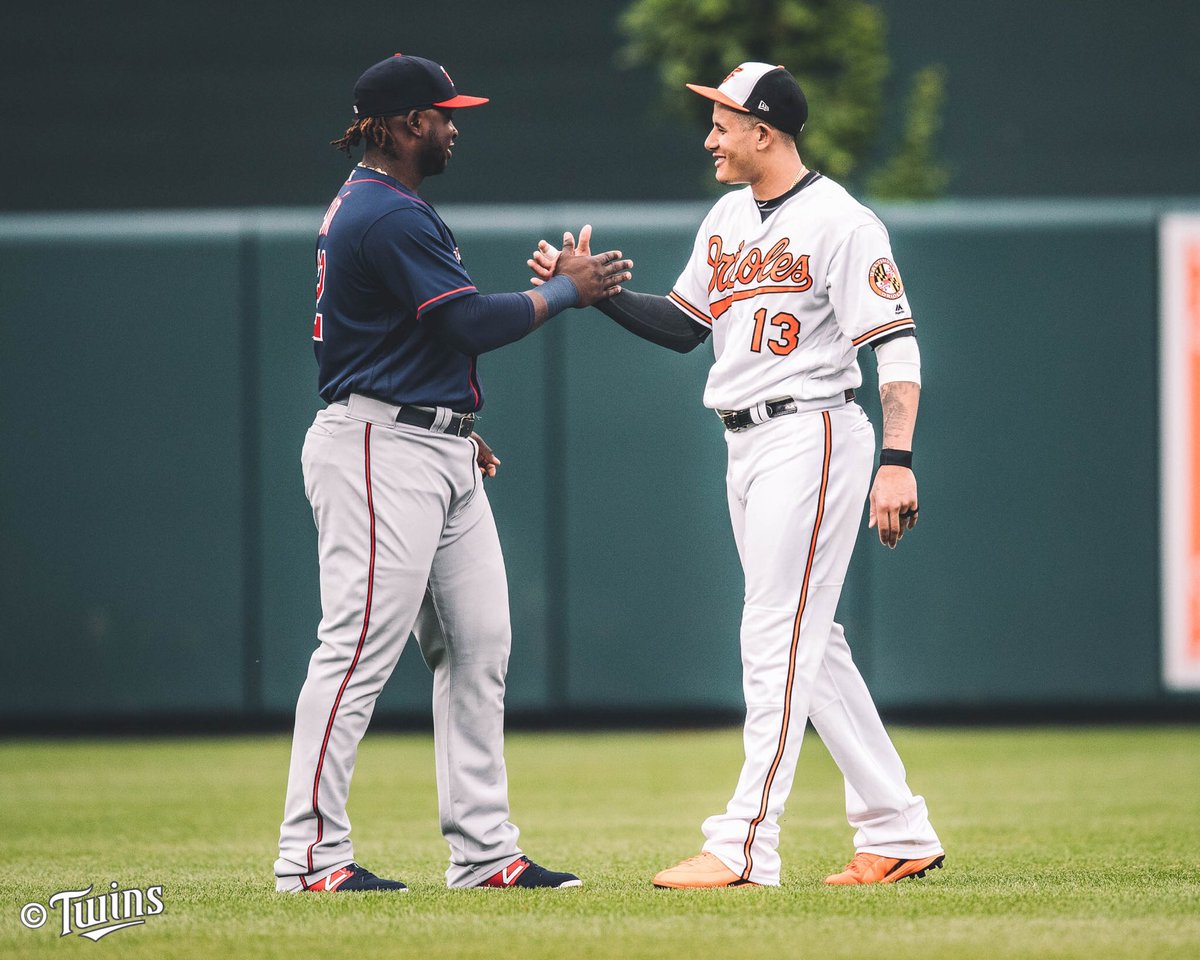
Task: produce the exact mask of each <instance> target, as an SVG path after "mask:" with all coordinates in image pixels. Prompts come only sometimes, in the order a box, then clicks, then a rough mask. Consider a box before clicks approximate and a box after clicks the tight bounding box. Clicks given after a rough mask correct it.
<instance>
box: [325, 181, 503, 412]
mask: <svg viewBox="0 0 1200 960" xmlns="http://www.w3.org/2000/svg"><path fill="white" fill-rule="evenodd" d="M477 292H478V291H477V290H476V289H475V284H473V283H472V282H471V278H470V276H469V275H468V274H467V271H466V270H465V269H464V268H463V265H462V260H461V257H460V256H459V253H458V247H457V245H456V244H455V242H454V235H453V234H452V233H451V232H450V229H449V228H448V227H447V226H446V225H445V224H444V223H443V222H442V219H441V218H440V217H439V216H438V215H437V212H436V211H435V210H434V209H433V207H431V206H430V205H429V204H428V203H426V202H425V201H424V200H422V199H421V198H420V197H418V196H417V195H416V194H415V193H413V191H411V190H410V189H408V187H406V186H404V184H402V183H400V182H399V181H397V180H393V179H392V178H391V177H389V176H386V175H385V174H381V173H378V172H376V171H374V170H367V169H364V168H362V167H356V168H355V169H354V172H353V173H351V174H350V179H348V180H347V181H346V183H345V184H344V185H343V187H342V189H341V190H340V191H338V195H337V197H336V198H334V201H333V203H331V204H330V205H329V209H328V211H327V212H326V213H325V219H324V221H323V222H322V224H321V232H320V234H319V235H318V237H317V315H316V322H315V324H314V326H313V340H314V341H315V343H314V349H315V351H316V355H317V365H318V367H319V372H318V383H319V391H320V394H321V397H322V398H323V399H324V400H325V401H326V402H327V403H332V402H333V401H335V400H344V399H346V397H348V396H349V395H350V394H351V393H364V394H367V395H368V396H372V397H375V398H377V399H379V400H384V401H386V402H388V403H395V404H417V405H421V406H439V407H450V408H452V409H454V410H457V411H459V412H469V411H473V410H478V409H479V408H480V407H481V406H482V405H483V392H482V390H481V389H480V386H479V379H478V376H477V374H476V370H475V357H472V356H468V355H466V354H463V353H459V352H458V351H457V350H455V349H454V348H453V347H450V346H448V345H447V344H446V343H444V342H443V341H441V340H439V339H438V338H437V337H436V336H435V334H434V332H433V331H432V330H431V329H429V327H428V326H427V325H426V324H423V323H422V322H421V317H422V316H423V315H424V314H425V313H426V312H428V311H430V310H432V309H434V308H435V307H437V306H440V305H441V304H444V303H448V302H450V301H451V300H454V299H456V298H458V297H465V296H470V295H472V294H475V293H477Z"/></svg>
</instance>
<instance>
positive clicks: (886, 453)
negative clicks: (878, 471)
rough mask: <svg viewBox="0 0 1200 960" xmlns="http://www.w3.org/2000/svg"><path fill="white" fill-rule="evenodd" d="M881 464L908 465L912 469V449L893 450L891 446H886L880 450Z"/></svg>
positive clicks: (885, 465) (884, 465) (889, 465)
mask: <svg viewBox="0 0 1200 960" xmlns="http://www.w3.org/2000/svg"><path fill="white" fill-rule="evenodd" d="M879 465H880V466H881V467H908V469H909V470H911V469H912V451H911V450H893V449H892V448H891V447H884V448H883V449H882V450H880V451H879Z"/></svg>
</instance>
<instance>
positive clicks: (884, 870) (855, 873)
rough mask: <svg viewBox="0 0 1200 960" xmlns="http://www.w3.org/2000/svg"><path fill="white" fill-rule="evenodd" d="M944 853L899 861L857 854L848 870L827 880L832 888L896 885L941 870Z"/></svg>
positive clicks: (876, 855)
mask: <svg viewBox="0 0 1200 960" xmlns="http://www.w3.org/2000/svg"><path fill="white" fill-rule="evenodd" d="M945 859H946V855H945V854H944V853H939V854H935V855H934V856H932V857H922V858H920V859H918V860H897V859H896V858H895V857H881V856H879V855H878V854H875V853H856V854H855V855H854V859H853V860H851V861H850V862H849V863H848V864H846V869H845V870H843V871H842V872H841V873H835V874H833V875H831V876H828V877H826V878H825V882H826V883H827V884H829V885H830V886H833V887H837V886H850V885H852V884H858V883H895V882H896V881H897V880H903V879H904V878H905V877H923V876H925V874H926V873H927V872H929V871H930V870H940V869H941V868H942V863H943V862H944V861H945Z"/></svg>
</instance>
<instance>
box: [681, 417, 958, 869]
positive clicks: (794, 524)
mask: <svg viewBox="0 0 1200 960" xmlns="http://www.w3.org/2000/svg"><path fill="white" fill-rule="evenodd" d="M726 440H727V444H728V451H729V467H728V473H727V476H726V486H727V491H728V497H729V513H730V517H731V519H732V522H733V534H734V539H735V540H736V542H737V548H738V554H739V556H740V557H741V561H742V567H743V569H744V571H745V576H746V595H745V608H744V611H743V615H742V627H741V650H742V672H743V676H742V684H743V692H744V694H745V699H746V723H745V728H744V731H743V739H744V745H745V752H746V757H745V762H744V765H743V767H742V772H741V776H740V778H739V779H738V784H737V789H736V790H735V792H734V794H733V797H732V799H731V800H730V801H729V805H728V807H727V808H726V811H725V813H723V814H719V815H717V816H713V817H709V818H708V819H707V820H705V821H704V824H703V827H702V829H703V831H704V836H705V838H706V841H705V844H704V850H706V851H707V852H709V853H712V854H714V855H715V856H716V857H718V858H719V859H720V860H721V861H723V862H724V863H725V864H726V866H728V867H729V868H730V869H731V870H733V871H734V872H735V873H738V874H739V875H741V877H742V878H743V879H746V880H751V881H753V882H755V883H760V884H765V885H776V884H778V883H779V876H780V859H779V853H778V847H779V818H780V816H781V815H782V813H783V809H784V803H785V801H786V800H787V797H788V793H789V792H790V791H791V787H792V779H793V776H794V774H795V770H796V761H797V759H798V758H799V755H800V742H801V739H802V737H803V734H804V727H805V723H806V721H808V720H810V719H811V720H812V723H813V726H814V727H815V728H816V730H817V732H818V734H820V737H821V739H822V741H824V743H825V746H826V747H827V748H828V749H829V752H830V754H831V755H832V756H833V759H834V760H835V761H836V762H837V765H838V767H839V768H840V769H841V772H842V774H843V775H844V777H845V780H846V816H847V819H848V820H849V821H850V825H851V826H852V827H854V829H855V831H856V833H855V838H854V844H855V847H856V848H857V849H858V851H860V852H867V853H877V854H882V855H885V856H889V857H901V858H914V857H926V856H933V855H934V854H936V853H938V852H940V851H941V849H942V847H941V843H940V842H939V840H938V838H937V834H935V833H934V831H933V828H932V827H931V826H930V824H929V817H928V814H927V811H926V808H925V801H924V799H923V798H921V797H919V796H914V795H913V794H912V792H911V791H910V790H909V788H908V785H907V783H906V782H905V772H904V765H903V764H902V763H901V761H900V757H899V755H898V754H897V753H896V750H895V747H893V745H892V742H891V740H890V739H889V738H888V735H887V733H886V731H885V730H884V728H883V723H882V722H881V720H880V719H879V714H878V712H877V710H876V709H875V704H874V702H873V701H872V700H871V695H870V694H869V693H868V692H867V687H866V684H865V683H864V682H863V679H862V676H861V675H860V674H859V672H858V668H857V667H856V666H855V664H854V661H853V659H852V658H851V655H850V648H849V646H848V645H847V644H846V637H845V634H844V633H843V631H842V628H841V626H840V625H838V624H837V623H835V622H834V620H833V617H834V612H835V610H836V609H837V603H838V597H839V596H840V594H841V591H842V584H843V582H844V580H845V577H846V569H847V567H848V566H849V563H850V555H851V553H852V552H853V549H854V541H855V538H856V537H857V533H858V526H859V523H860V522H862V507H863V501H864V499H865V497H866V494H867V490H868V486H869V484H870V479H871V472H872V466H873V462H874V457H875V432H874V429H873V427H872V426H871V422H870V420H868V419H867V416H866V414H864V413H863V411H862V409H861V408H860V407H859V406H858V405H857V404H854V403H847V404H839V405H837V406H835V407H833V408H831V409H828V410H823V411H814V412H802V413H796V414H791V415H786V416H782V417H777V418H775V419H773V420H769V421H767V422H766V423H763V424H760V425H757V426H754V427H751V428H749V429H746V430H740V431H736V432H727V433H726Z"/></svg>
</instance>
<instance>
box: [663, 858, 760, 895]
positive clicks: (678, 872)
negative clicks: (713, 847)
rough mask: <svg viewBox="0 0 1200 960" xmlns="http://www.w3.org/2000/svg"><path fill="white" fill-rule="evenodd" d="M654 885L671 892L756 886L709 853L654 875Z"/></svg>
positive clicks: (688, 859)
mask: <svg viewBox="0 0 1200 960" xmlns="http://www.w3.org/2000/svg"><path fill="white" fill-rule="evenodd" d="M654 885H655V886H656V887H663V888H667V889H672V890H707V889H709V888H712V887H757V886H758V884H757V883H754V882H753V881H751V880H743V879H742V878H741V877H740V876H738V875H737V874H736V873H734V872H733V871H732V870H730V869H729V868H728V867H727V866H725V864H723V863H722V862H721V861H720V860H719V859H717V858H716V857H714V856H713V855H712V854H711V853H698V854H696V856H694V857H688V858H687V859H686V860H683V861H681V862H680V863H677V864H675V866H673V867H668V868H667V869H666V870H660V871H658V873H656V874H655V875H654Z"/></svg>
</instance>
